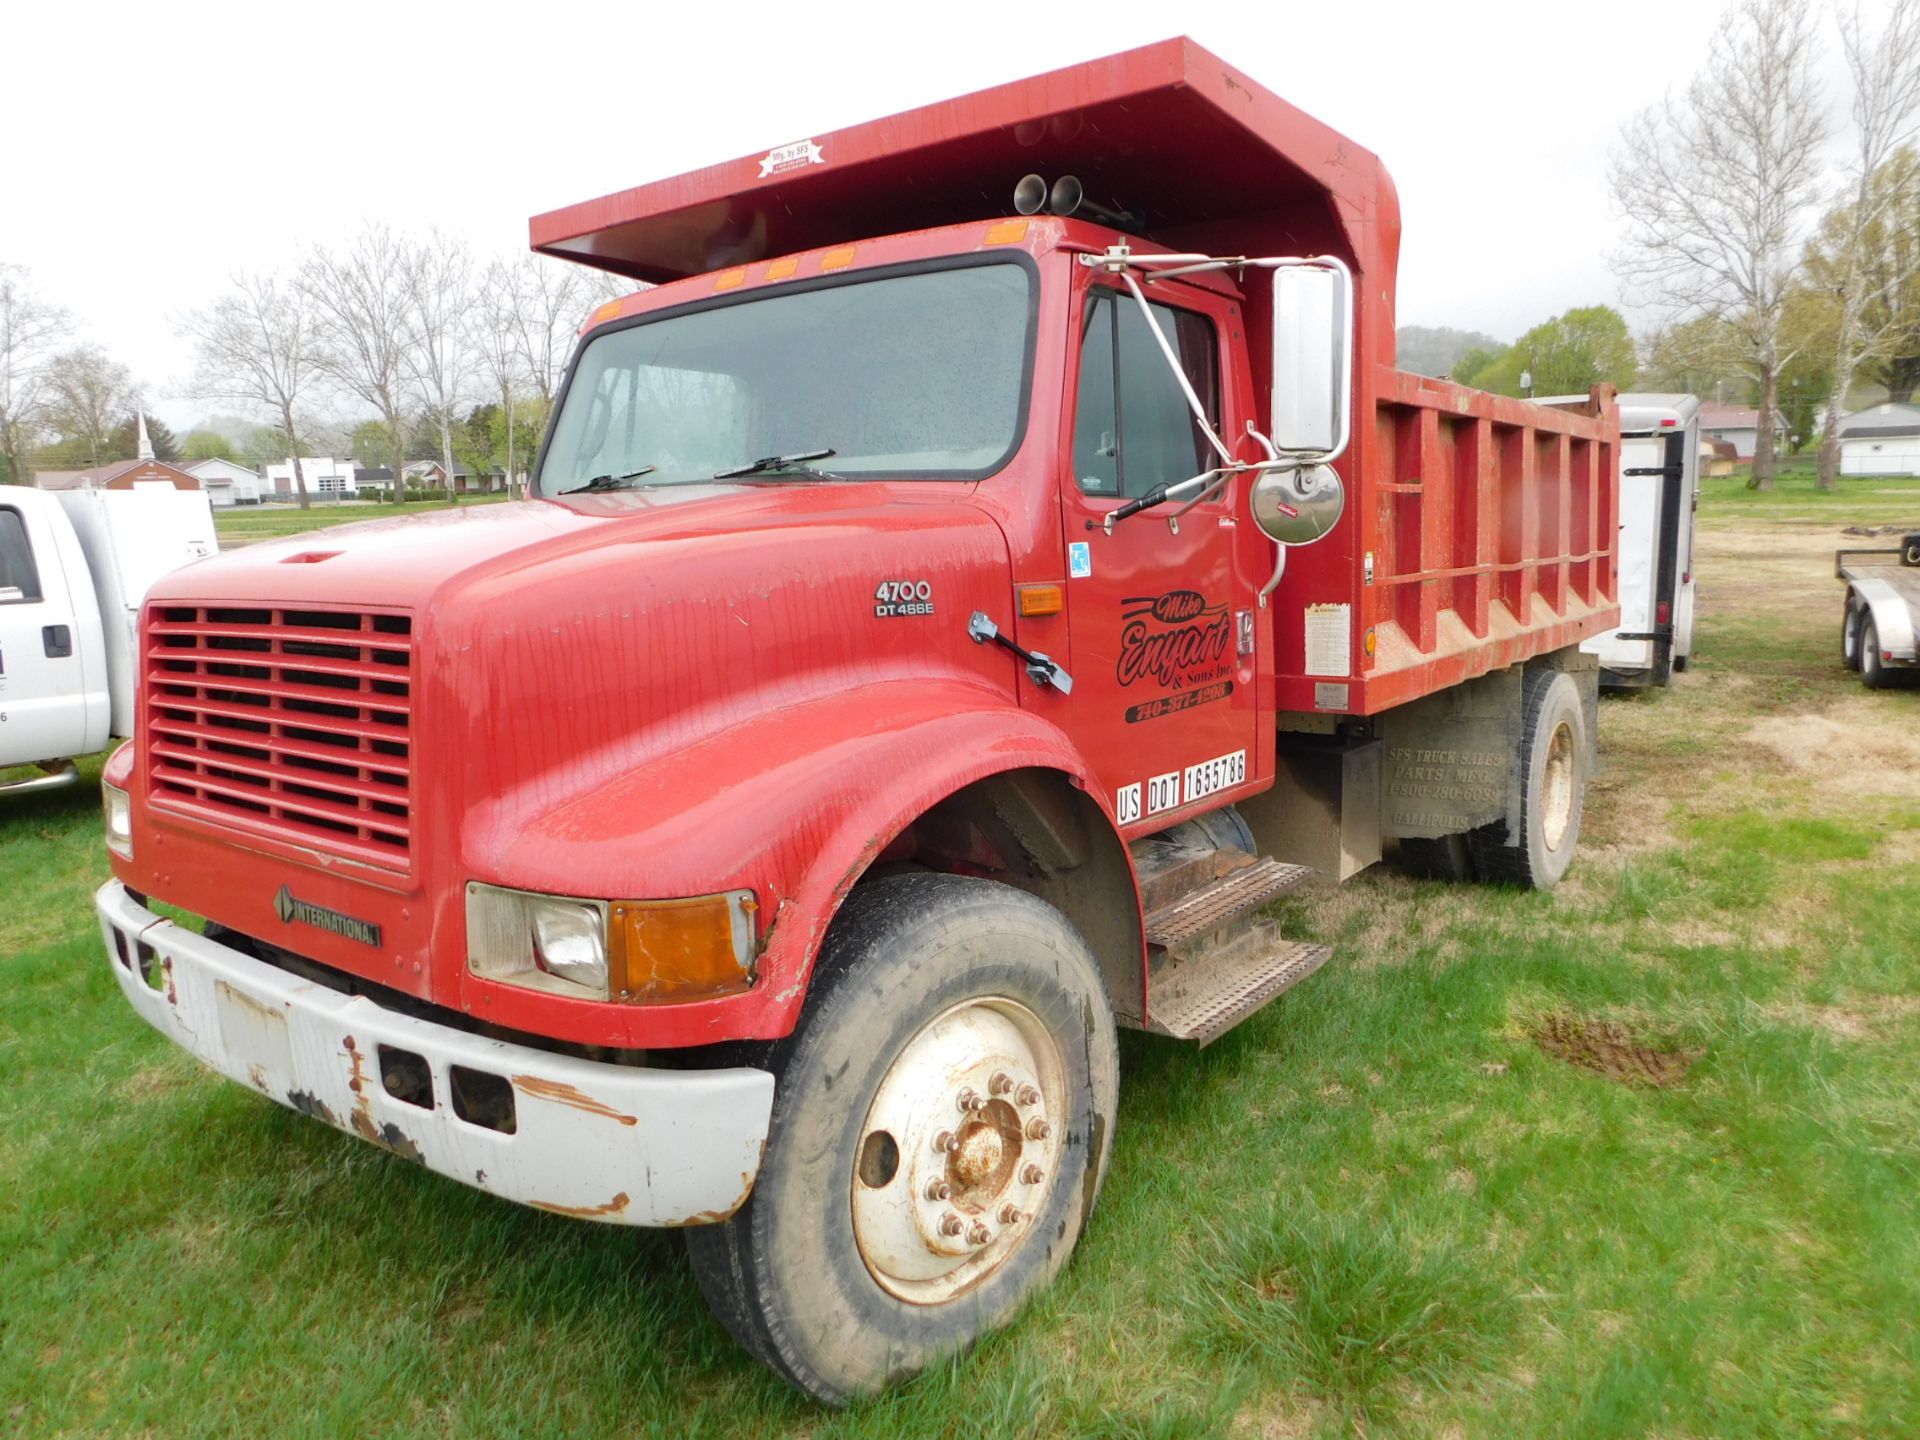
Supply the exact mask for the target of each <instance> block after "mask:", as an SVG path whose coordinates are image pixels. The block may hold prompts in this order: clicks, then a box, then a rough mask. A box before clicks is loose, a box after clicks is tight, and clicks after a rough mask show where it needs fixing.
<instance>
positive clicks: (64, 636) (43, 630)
mask: <svg viewBox="0 0 1920 1440" xmlns="http://www.w3.org/2000/svg"><path fill="white" fill-rule="evenodd" d="M40 643H41V645H42V646H43V647H44V648H45V650H46V652H47V658H48V659H49V660H64V659H65V658H66V657H67V656H69V655H71V654H73V628H72V627H71V626H68V625H42V626H41V627H40Z"/></svg>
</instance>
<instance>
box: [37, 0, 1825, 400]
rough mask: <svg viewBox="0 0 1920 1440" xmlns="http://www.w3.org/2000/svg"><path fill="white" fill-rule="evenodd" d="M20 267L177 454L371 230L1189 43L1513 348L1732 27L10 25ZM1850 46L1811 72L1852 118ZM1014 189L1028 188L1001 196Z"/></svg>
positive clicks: (1582, 254) (1269, 20)
mask: <svg viewBox="0 0 1920 1440" xmlns="http://www.w3.org/2000/svg"><path fill="white" fill-rule="evenodd" d="M7 11H8V13H7V18H6V20H5V22H4V35H3V43H4V48H5V50H6V52H7V64H6V72H7V74H6V80H5V90H6V92H7V94H6V113H7V122H6V125H7V129H8V131H9V132H10V134H9V138H8V140H7V142H6V146H5V153H6V154H7V171H8V174H7V178H6V184H5V187H4V190H0V260H5V261H10V262H14V263H19V264H25V265H26V266H28V267H29V268H30V269H31V270H32V272H33V276H34V279H35V281H36V283H37V284H38V286H39V288H40V289H41V290H42V291H43V292H44V293H45V294H46V295H47V297H48V298H49V299H52V300H54V301H56V302H58V303H60V304H64V305H66V306H67V307H68V308H69V309H71V310H72V311H73V312H74V314H75V315H76V317H77V318H78V319H79V321H80V323H81V325H82V326H83V328H84V332H85V338H87V339H91V340H95V341H98V342H99V343H100V344H102V345H104V346H105V347H106V348H107V350H108V351H109V352H110V353H111V354H112V355H114V356H115V357H116V358H118V359H120V360H122V361H124V362H125V363H126V364H127V365H129V366H130V367H132V369H133V371H134V373H135V375H136V376H137V377H138V379H139V380H140V381H141V383H142V384H143V386H144V387H145V389H146V392H147V394H148V396H149V397H150V400H151V403H152V405H153V408H154V410H155V411H156V412H157V413H158V414H159V415H160V416H161V417H162V418H164V419H165V420H166V421H167V422H168V423H170V424H172V425H174V426H175V427H176V428H181V427H183V426H185V425H187V424H189V423H190V422H192V421H193V420H194V419H195V418H197V417H198V416H199V415H201V414H202V413H203V412H204V411H206V410H207V409H209V408H210V407H208V406H206V405H203V404H202V403H201V402H198V401H195V400H193V399H192V398H191V397H190V396H188V395H186V394H185V393H184V392H185V386H186V382H187V379H188V377H189V375H190V373H191V369H192V357H191V354H190V353H189V351H188V350H187V348H186V347H185V346H184V345H183V343H182V342H181V341H180V340H179V339H178V338H177V336H176V335H175V334H174V332H173V328H172V324H171V317H172V316H174V315H176V314H178V313H179V312H181V311H183V310H187V309H191V308H193V307H196V306H199V305H202V304H204V303H206V302H207V301H208V300H210V299H211V298H212V297H213V296H215V295H216V294H217V293H218V292H219V291H220V290H221V288H222V287H223V285H224V283H225V280H226V277H227V274H228V272H229V271H230V270H231V269H232V268H233V267H235V266H244V267H248V268H260V267H272V266H277V265H282V264H285V263H288V262H290V261H292V260H294V259H295V258H296V257H297V256H298V255H299V253H300V252H301V250H302V249H303V248H304V247H305V246H306V245H307V244H308V243H310V242H312V241H322V242H326V243H345V242H346V241H348V240H349V239H350V238H351V237H352V235H353V232H354V231H355V229H356V228H357V227H358V226H359V224H360V223H361V222H362V221H363V220H366V219H370V218H380V219H385V220H388V221H391V222H393V223H395V224H399V225H413V226H421V227H424V226H426V225H427V224H429V223H434V224H438V225H440V226H441V227H442V228H444V229H446V230H449V231H451V232H454V233H457V234H459V235H462V236H464V237H466V238H467V239H468V240H469V241H470V242H471V243H472V244H473V246H474V247H475V249H476V250H477V251H480V252H482V253H504V252H507V251H511V250H516V249H519V248H522V247H524V246H525V244H526V235H527V229H526V222H527V217H528V216H529V215H532V214H535V213H537V212H540V211H544V210H549V209H553V208H555V207H557V206H560V205H564V204H568V203H570V202H572V201H576V200H583V199H587V198H590V197H592V196H596V195H601V194H604V193H606V192H608V191H612V190H618V189H623V188H625V187H627V186H630V185H635V184H639V183H641V182H643V181H648V180H654V179H659V178H660V177H663V176H667V175H672V174H676V173H678V172H680V171H683V170H687V169H690V168H693V167H695V166H699V165H705V164H710V163H713V162H715V161H719V160H725V159H729V158H732V157H735V156H739V155H745V154H757V153H760V152H764V151H765V150H767V149H768V148H769V147H771V146H773V145H775V144H778V143H781V142H784V141H789V140H794V139H798V138H801V137H804V136H808V135H818V134H820V133H821V132H823V131H827V130H832V129H834V128H836V127H838V126H841V125H846V124H849V123H853V122H857V121H861V120H868V119H873V118H877V117H879V116H882V115H886V114H891V113H893V112H895V111H898V110H903V109H907V108H910V107H912V106H915V105H918V104H922V103H925V102H926V101H929V100H935V99H940V98H945V97H948V96H952V95H957V94H961V93H963V92H966V91H969V90H975V89H978V88H980V87H982V86H986V85H992V84H997V83H999V82H1002V81H1006V80H1011V79H1015V78H1018V77H1020V76H1023V75H1029V74H1033V73H1036V72H1038V71H1042V70H1048V69H1052V68H1054V67H1056V66H1060V65H1067V64H1071V63H1073V62H1075V61H1078V60H1084V59H1088V58H1091V57H1093V56H1096V55H1100V54H1105V53H1108V52H1111V51H1115V50H1120V49H1125V48H1127V47H1129V46H1132V45H1136V44H1142V43H1145V42H1148V41H1152V40H1157V39H1163V38H1165V37H1166V36H1168V35H1170V34H1173V33H1177V32H1178V31H1180V30H1182V29H1184V30H1185V31H1186V33H1188V34H1191V35H1192V36H1193V37H1194V38H1195V39H1196V40H1198V41H1199V42H1200V43H1201V44H1203V45H1206V46H1207V47H1209V48H1210V49H1212V50H1214V51H1215V52H1216V53H1218V54H1219V55H1221V56H1222V57H1223V58H1225V59H1226V60H1228V61H1230V62H1231V63H1233V64H1235V65H1237V66H1239V67H1240V68H1241V69H1243V70H1245V71H1247V72H1248V73H1250V74H1251V75H1252V76H1253V77H1254V78H1255V79H1257V80H1260V81H1262V82H1264V83H1265V84H1266V85H1267V86H1268V87H1269V88H1271V89H1273V90H1274V91H1276V92H1277V93H1279V94H1280V95H1282V96H1284V97H1285V98H1286V99H1288V100H1290V101H1292V102H1293V103H1294V104H1296V105H1298V106H1300V107H1301V108H1302V109H1304V110H1307V111H1308V112H1310V113H1312V114H1314V115H1316V116H1318V117H1320V118H1321V119H1322V120H1325V121H1327V122H1328V123H1329V124H1331V125H1333V126H1334V127H1335V128H1337V129H1339V130H1341V131H1343V132H1344V133H1346V134H1347V135H1350V136H1351V137H1353V138H1354V139H1355V140H1357V141H1359V142H1360V143H1361V144H1362V145H1365V146H1366V147H1368V148H1369V149H1371V150H1373V151H1375V152H1376V153H1378V154H1379V155H1380V156H1381V157H1382V158H1383V159H1384V160H1385V161H1386V164H1387V168H1388V169H1389V170H1390V171H1391V172H1392V174H1393V176H1394V178H1395V180H1396V182H1397V184H1398V186H1399V190H1400V201H1401V209H1402V217H1403V222H1404V226H1405V233H1404V239H1403V246H1402V250H1401V262H1400V307H1399V318H1400V321H1401V323H1403V324H1421V325H1452V326H1457V327H1460V328H1463V329H1477V330H1485V331H1489V332H1491V333H1493V334H1494V335H1496V336H1499V337H1500V338H1502V339H1511V338H1513V337H1514V336H1515V335H1517V334H1518V333H1520V332H1521V331H1522V330H1524V329H1526V328H1527V327H1529V326H1530V325H1532V324H1534V323H1536V322H1538V321H1539V320H1542V319H1544V318H1546V317H1547V316H1549V315H1552V314H1556V313H1558V312H1559V311H1562V310H1564V309H1566V308H1568V307H1569V306H1572V305H1581V304H1592V303H1594V302H1608V303H1619V302H1620V300H1621V297H1620V295H1619V294H1618V287H1617V286H1616V284H1615V282H1614V279H1613V277H1612V275H1611V273H1610V272H1609V270H1608V268H1607V264H1606V252H1607V250H1608V248H1609V246H1610V244H1611V243H1612V237H1613V235H1614V233H1615V231H1616V226H1615V223H1614V221H1613V219H1612V218H1611V216H1610V214H1609V210H1608V203H1607V198H1606V192H1605V182H1604V177H1605V158H1606V151H1607V147H1608V145H1609V143H1610V142H1611V140H1612V137H1613V136H1614V134H1615V132H1616V131H1617V129H1618V127H1619V123H1620V121H1621V120H1622V119H1623V118H1624V117H1625V116H1627V115H1628V114H1629V113H1631V112H1632V111H1633V110H1635V109H1637V108H1639V107H1640V106H1642V105H1645V104H1648V103H1650V102H1652V101H1655V100H1657V99H1659V97H1660V96H1661V94H1662V92H1663V91H1665V90H1667V89H1669V88H1672V89H1678V88H1680V87H1683V86H1684V85H1685V84H1686V82H1687V80H1688V79H1689V77H1690V76H1691V75H1692V74H1693V73H1694V71H1695V70H1696V69H1697V68H1698V66H1699V62H1700V58H1701V56H1702V53H1703V51H1704V47H1705V44H1706V41H1707V38H1708V36H1709V35H1710V34H1711V33H1712V30H1713V27H1714V25H1715V23H1716V20H1717V17H1718V14H1719V11H1720V7H1719V5H1718V4H1713V3H1699V0H1660V3H1641V0H1616V3H1614V4H1612V5H1610V6H1607V7H1598V6H1591V5H1546V4H1541V3H1486V0H1470V3H1468V4H1464V5H1446V6H1442V5H1434V4H1432V3H1400V0H1360V3H1343V4H1332V5H1329V4H1325V3H1320V4H1296V3H1293V0H1239V3H1219V0H1186V3H1184V4H1180V5H1169V4H1166V3H1157V4H1140V3H1133V0H1107V3H1105V4H1101V5H1094V4H1090V3H1081V4H1055V5H1044V4H1026V5H1018V6H1008V5H1004V4H993V5H988V6H984V7H981V8H980V9H979V10H977V11H976V10H973V9H971V8H970V7H967V6H964V5H938V6H935V5H911V4H897V3H896V4H886V5H883V4H869V3H863V0H800V3H784V4H781V5H778V6H762V5H741V4H723V3H709V4H704V5H672V6H655V5H650V4H644V3H642V4H633V3H630V0H629V3H621V4H612V3H584V0H540V3H519V4H513V5H498V4H491V3H466V4H460V5H451V4H447V5H442V4H424V3H418V0H383V3H378V4H364V3H358V0H345V3H333V4H327V5H303V6H291V5H262V4H260V3H258V0H254V3H249V4H237V5H224V4H211V3H202V0H176V3H171V4H159V5H155V4H151V3H141V4H138V5H123V4H117V3H106V4H91V5H82V4H73V3H69V4H38V3H30V0H17V3H13V4H10V5H8V7H7ZM1836 51H1837V45H1836V43H1835V41H1834V39H1833V38H1832V37H1831V35H1829V38H1828V41H1827V46H1826V54H1825V58H1824V60H1823V63H1822V65H1821V70H1822V72H1823V73H1824V74H1826V75H1827V76H1828V78H1829V82H1830V84H1829V96H1830V105H1831V107H1832V109H1833V111H1834V113H1835V116H1836V118H1839V117H1840V116H1841V115H1842V114H1843V110H1844V104H1845V94H1844V87H1843V85H1842V83H1841V82H1842V80H1843V71H1842V69H1841V67H1840V65H1839V62H1838V59H1837V54H1836ZM1009 184H1011V179H1010V180H1009Z"/></svg>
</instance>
